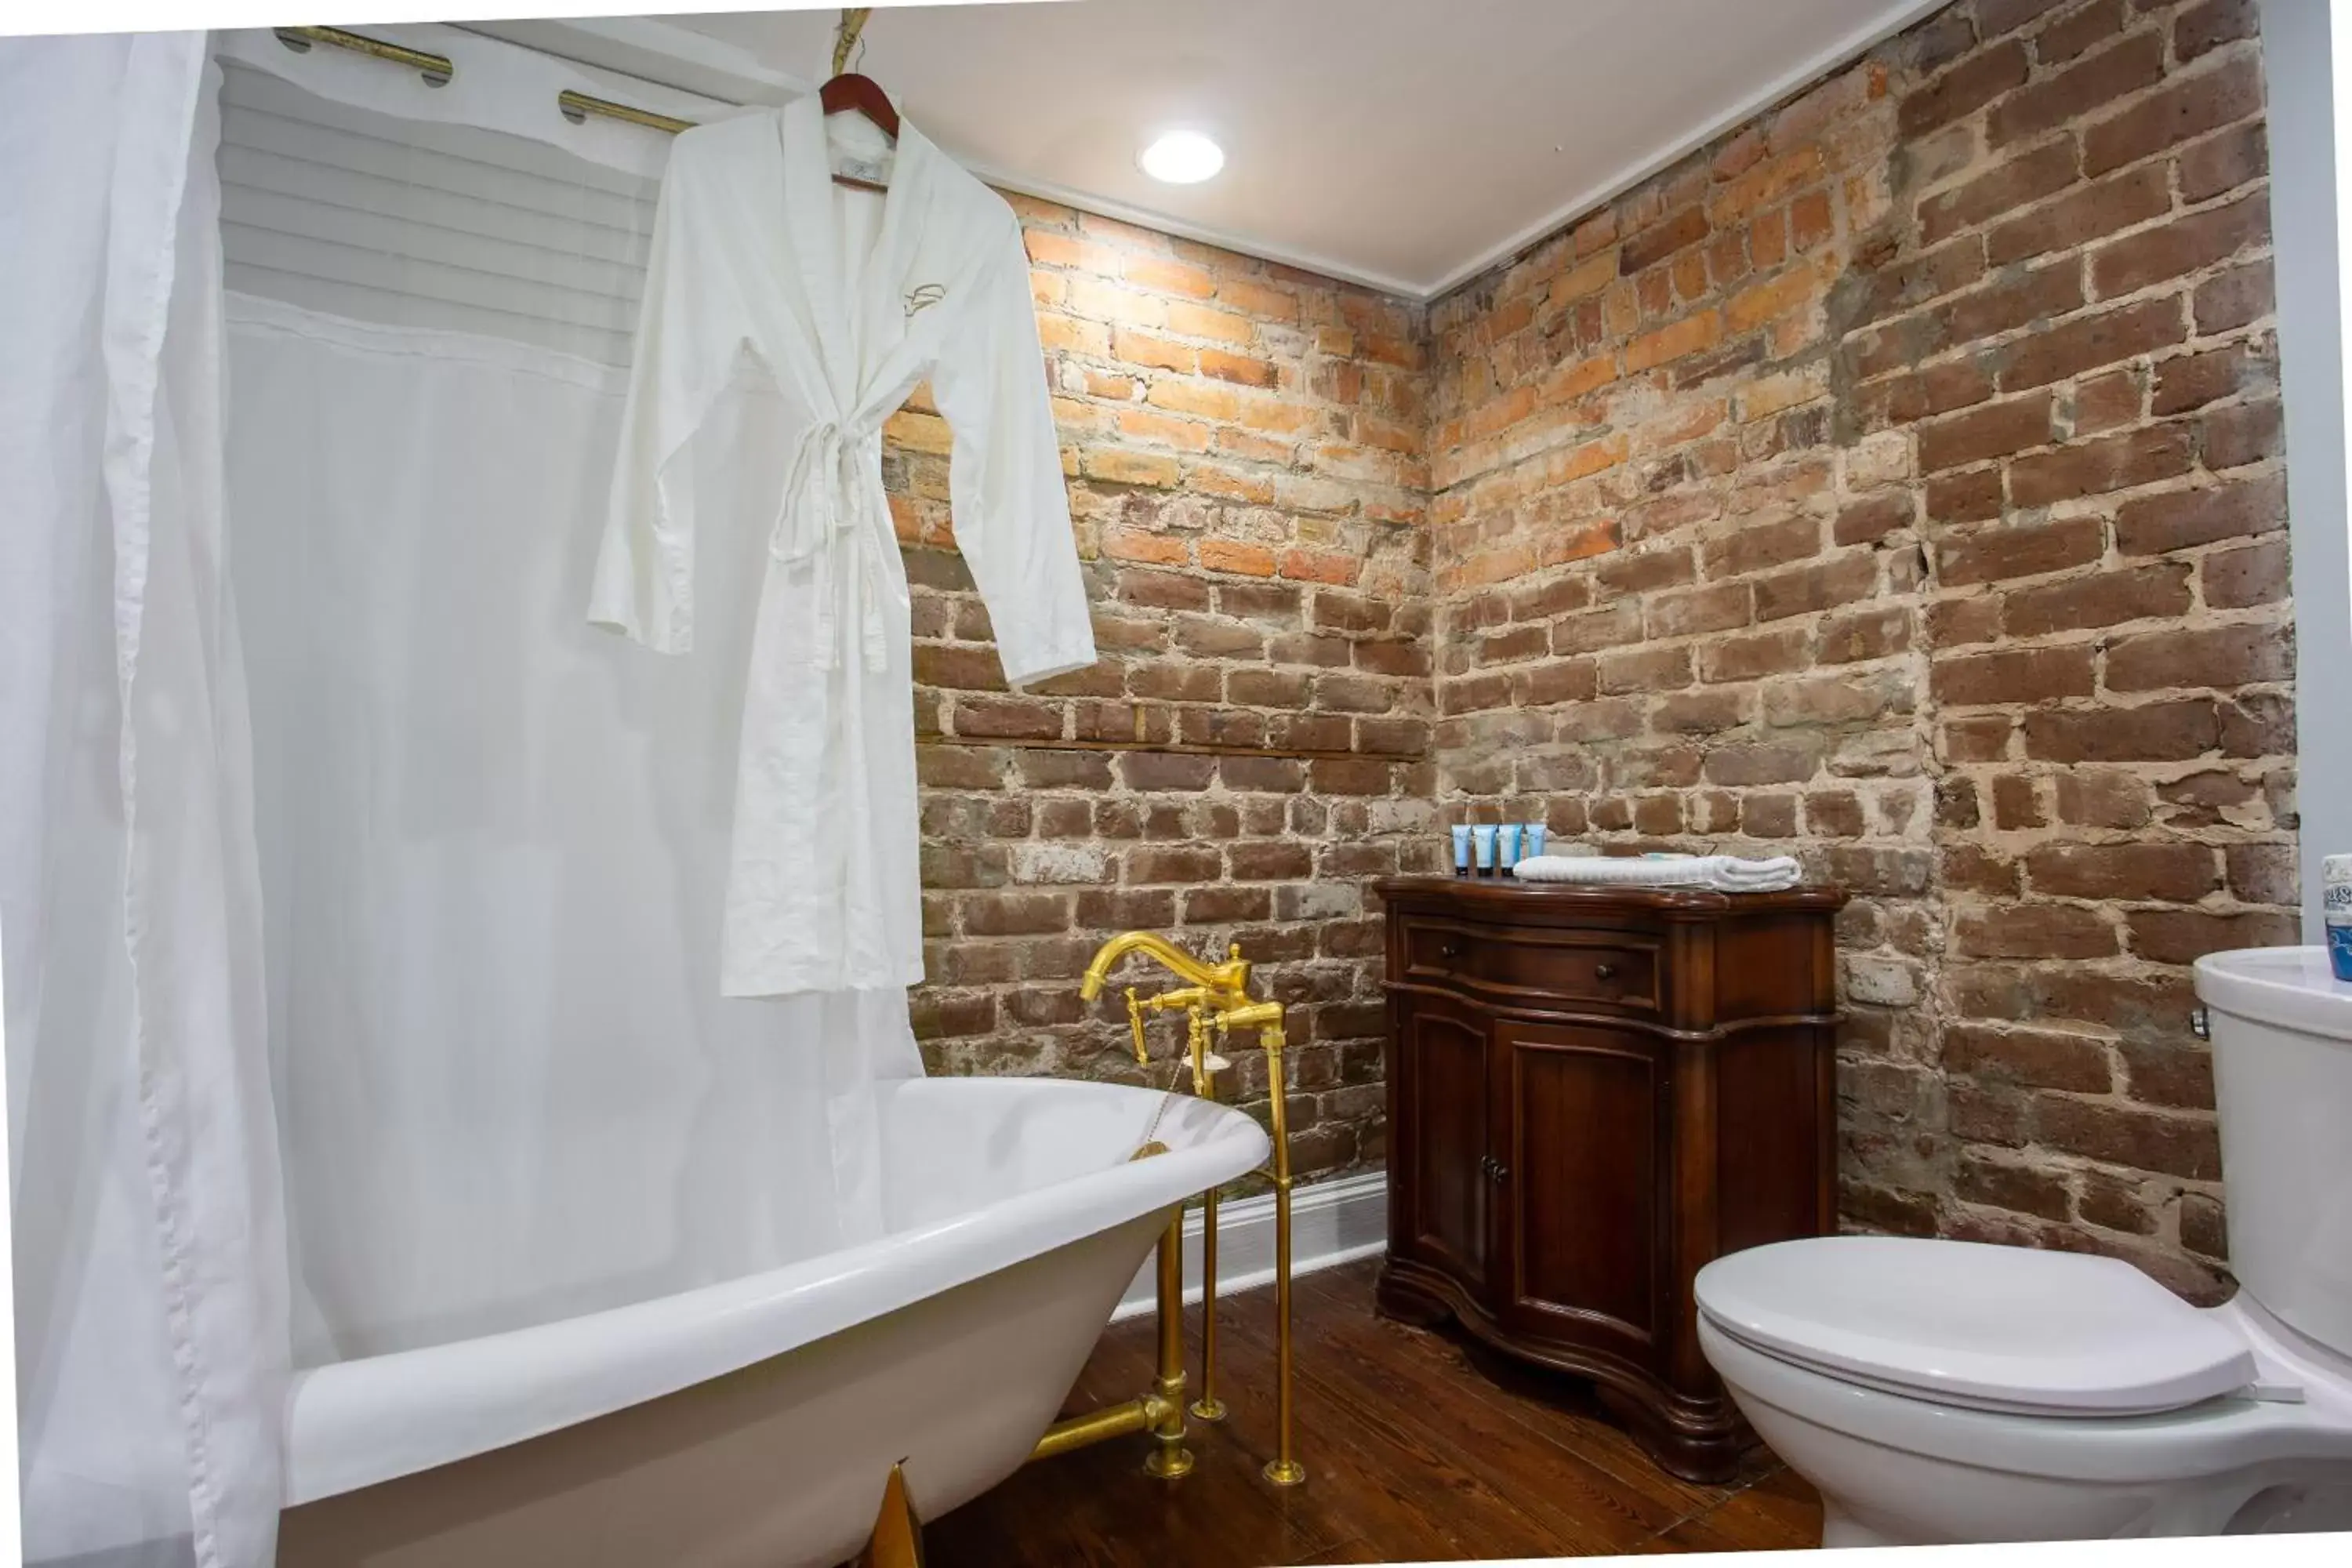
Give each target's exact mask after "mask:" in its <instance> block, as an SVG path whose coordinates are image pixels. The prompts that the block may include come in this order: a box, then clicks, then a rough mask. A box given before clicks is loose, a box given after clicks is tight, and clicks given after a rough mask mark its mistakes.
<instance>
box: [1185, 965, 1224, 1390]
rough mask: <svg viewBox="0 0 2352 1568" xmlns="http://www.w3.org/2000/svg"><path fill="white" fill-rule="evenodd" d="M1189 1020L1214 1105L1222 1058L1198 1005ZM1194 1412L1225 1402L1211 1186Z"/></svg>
mask: <svg viewBox="0 0 2352 1568" xmlns="http://www.w3.org/2000/svg"><path fill="white" fill-rule="evenodd" d="M1188 1022H1189V1024H1190V1026H1191V1028H1190V1038H1189V1039H1188V1040H1187V1041H1186V1045H1187V1047H1188V1048H1189V1049H1190V1050H1191V1051H1192V1092H1193V1094H1194V1095H1196V1096H1198V1097H1199V1098H1200V1099H1202V1100H1207V1101H1209V1102H1210V1103H1211V1104H1212V1105H1213V1104H1215V1103H1216V1100H1217V1078H1216V1070H1215V1069H1216V1068H1219V1067H1222V1066H1223V1058H1219V1059H1218V1060H1217V1062H1216V1063H1214V1064H1212V1063H1211V1061H1210V1059H1209V1030H1208V1026H1207V1023H1206V1022H1205V1021H1204V1020H1203V1019H1202V1016H1201V1010H1200V1009H1199V1008H1198V1007H1195V1008H1192V1009H1191V1013H1190V1016H1189V1019H1188ZM1192 1414H1193V1415H1194V1416H1196V1417H1197V1418H1199V1419H1200V1420H1202V1421H1223V1419H1224V1418H1225V1402H1224V1401H1223V1400H1222V1399H1219V1398H1218V1397H1217V1189H1216V1188H1214V1187H1211V1188H1210V1189H1209V1190H1208V1192H1207V1193H1205V1194H1202V1198H1201V1397H1200V1398H1198V1399H1196V1400H1194V1401H1192Z"/></svg>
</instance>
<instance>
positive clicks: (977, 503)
mask: <svg viewBox="0 0 2352 1568" xmlns="http://www.w3.org/2000/svg"><path fill="white" fill-rule="evenodd" d="M863 124H864V122H863V121H856V120H855V119H854V118H853V117H850V116H843V117H840V128H841V129H851V128H862V127H863ZM826 138H827V127H826V121H825V117H824V113H823V111H822V110H821V109H820V107H819V105H818V104H817V101H816V100H815V99H814V97H811V98H804V99H802V100H798V101H796V102H794V103H793V105H791V106H790V107H789V108H787V109H784V110H782V111H780V112H775V113H759V114H748V115H743V116H741V117H739V118H735V119H730V120H723V121H718V122H716V123H713V124H710V125H706V126H703V127H700V128H699V129H697V130H693V131H688V132H685V133H684V134H683V135H681V136H679V137H678V139H677V146H676V148H675V150H674V151H673V152H672V153H671V157H670V164H669V170H668V173H667V175H666V177H665V178H664V180H663V184H662V193H661V205H660V211H659V215H658V216H657V217H656V224H655V235H654V244H653V256H652V261H651V265H650V268H649V270H648V271H647V273H646V297H645V305H644V314H643V317H642V320H641V322H640V325H639V327H638V332H637V342H636V361H635V370H634V372H633V373H632V375H631V380H630V385H629V404H628V411H627V414H626V416H625V419H624V422H623V426H622V433H621V441H622V446H621V450H620V452H619V453H618V455H617V466H616V468H615V471H614V477H613V498H612V511H611V516H610V518H609V520H608V522H607V525H606V530H605V533H604V546H603V549H602V551H601V552H600V553H599V555H598V557H597V562H596V576H595V585H594V588H593V592H592V595H591V601H590V605H589V611H588V614H589V618H590V619H591V620H593V621H596V622H599V623H602V624H605V625H609V626H615V627H617V628H619V629H620V630H622V631H624V632H625V633H627V634H628V635H629V636H630V637H634V638H635V639H636V640H637V641H639V642H642V643H644V644H646V646H647V647H653V648H657V649H660V650H662V651H664V652H669V653H682V652H685V651H686V650H687V649H688V648H689V647H692V645H693V639H694V574H695V562H694V524H695V519H694V498H693V496H692V494H691V493H690V486H689V485H688V483H687V478H686V475H687V468H686V465H684V464H681V463H673V461H672V459H674V458H677V456H678V453H679V450H680V448H681V447H684V446H685V445H686V443H687V440H688V437H690V436H691V435H692V434H693V432H694V430H695V427H696V426H697V425H698V424H699V423H700V422H701V420H702V418H703V417H704V416H705V415H706V414H707V413H708V412H709V408H710V406H711V404H712V402H713V401H714V399H716V397H717V396H718V395H719V393H720V392H721V391H722V390H723V388H724V386H725V384H726V383H727V382H728V379H729V377H730V372H731V370H732V367H733V365H734V363H735V360H736V356H737V353H738V352H739V350H740V349H741V348H742V347H744V346H746V345H748V346H749V348H750V349H751V352H752V353H755V354H757V355H758V356H759V358H760V359H761V360H762V361H764V362H765V363H766V364H767V366H768V367H769V369H770V371H771V372H772V374H773V375H774V377H775V380H776V383H777V384H778V386H779V388H780V389H781V391H782V406H783V409H784V414H783V423H782V426H781V427H780V428H778V429H777V431H776V433H775V434H776V438H777V440H778V441H779V442H782V443H784V444H785V445H786V447H787V448H788V449H789V450H790V452H791V453H792V458H791V462H790V466H789V470H788V471H789V475H790V477H789V479H787V480H786V483H785V486H784V490H783V493H782V496H781V497H780V498H779V499H778V504H777V509H776V520H775V527H774V531H773V533H772V537H771V540H770V543H769V548H768V552H767V558H766V560H765V561H764V562H762V563H760V564H761V569H762V570H763V571H764V572H765V574H766V583H765V586H764V587H763V588H762V590H761V601H760V614H759V622H758V628H757V631H756V632H755V634H754V637H753V641H752V649H751V672H750V679H749V680H748V682H747V685H746V692H745V699H744V709H743V730H742V739H741V747H742V753H741V759H740V763H739V765H738V769H737V773H736V790H735V827H734V847H733V853H732V860H731V863H730V871H729V878H728V892H727V910H726V928H725V936H724V939H723V941H724V952H723V953H722V955H721V965H720V990H721V991H722V992H723V993H725V994H728V995H730V996H761V995H775V994H784V993H793V992H805V991H842V990H851V989H867V988H875V987H884V986H904V985H911V984H916V983H917V982H919V981H920V980H921V979H922V977H923V966H922V942H921V937H922V919H921V907H920V889H919V873H918V860H917V819H916V805H915V757H914V700H913V691H912V683H911V677H910V670H909V662H910V660H909V645H908V613H907V612H908V600H907V578H906V570H905V566H904V564H903V563H902V562H901V561H900V559H899V555H898V542H897V538H896V535H895V533H894V531H893V529H892V526H891V519H890V509H889V503H888V500H887V497H886V496H885V494H884V493H883V489H882V437H881V430H882V424H883V421H884V420H886V419H887V418H888V417H889V416H891V415H892V414H893V413H895V412H896V411H897V410H898V405H900V404H901V403H902V402H903V401H905V399H906V396H907V394H908V390H909V389H910V388H912V387H913V386H914V384H916V383H917V382H919V381H920V380H922V379H923V378H924V377H925V376H927V375H928V376H929V378H930V383H931V389H932V393H933V395H934V396H935V397H936V398H937V400H938V403H939V407H940V413H941V414H942V415H943V416H945V417H946V419H947V422H948V424H949V426H950V428H951V429H952V431H953V433H954V446H953V449H952V452H951V454H950V470H949V487H950V502H951V505H952V508H953V517H954V524H955V535H956V543H957V545H958V547H959V548H960V549H961V551H962V552H963V556H964V559H965V562H966V563H968V564H969V565H970V567H971V574H972V577H973V579H974V581H975V582H977V584H979V587H980V591H981V595H982V597H983V598H984V599H985V600H986V602H987V605H988V612H989V618H990V621H991V623H992V626H993V627H994V630H995V637H996V646H997V649H998V652H999V654H1000V656H1001V657H1002V658H1003V663H1004V673H1005V678H1006V679H1008V680H1010V681H1013V682H1014V683H1016V684H1017V683H1021V682H1025V681H1034V680H1039V679H1044V678H1045V677H1047V676H1049V675H1054V674H1058V673H1060V672H1061V671H1064V670H1067V669H1074V668H1079V667H1081V666H1084V665H1087V664H1091V663H1093V662H1094V658H1095V644H1094V634H1093V630H1092V628H1091V626H1090V624H1089V622H1088V619H1087V604H1086V595H1085V591H1084V588H1083V586H1082V584H1081V582H1080V579H1079V575H1078V560H1077V551H1076V544H1075V542H1074V541H1073V539H1072V537H1071V531H1070V515H1069V503H1068V499H1067V496H1066V492H1065V490H1064V487H1063V480H1062V466H1061V454H1060V449H1059V445H1058V442H1057V441H1056V439H1055V433H1054V422H1053V413H1052V408H1051V405H1050V404H1049V402H1048V399H1047V394H1046V384H1045V371H1044V363H1043V355H1042V353H1041V351H1040V349H1039V346H1038V341H1037V325H1036V317H1035V315H1034V306H1033V305H1032V303H1031V300H1030V294H1029V267H1028V258H1027V256H1026V254H1025V252H1024V249H1023V247H1022V243H1021V228H1020V224H1019V222H1018V220H1017V219H1015V218H1014V216H1013V211H1012V209H1011V208H1010V207H1008V206H1007V205H1005V204H1004V202H1003V199H1002V198H1001V197H999V196H998V195H996V194H995V193H994V192H992V191H991V190H990V189H989V188H988V187H987V186H985V185H983V184H981V183H980V182H979V181H978V180H976V179H974V178H973V177H972V176H971V174H967V173H966V172H965V171H964V170H962V169H961V168H959V167H958V166H957V165H956V164H955V163H952V162H951V161H950V160H949V159H948V158H947V157H945V156H944V155H943V154H941V153H940V152H939V150H938V149H937V148H935V147H933V146H932V145H931V144H930V142H929V141H928V140H926V139H925V138H924V136H923V135H922V133H921V132H919V131H917V130H916V129H915V127H914V126H913V125H911V124H906V123H903V122H902V123H901V126H900V129H899V136H898V148H897V152H896V153H895V157H894V158H891V159H890V160H889V161H890V163H891V165H892V166H890V167H889V168H888V169H887V183H888V191H887V195H881V194H876V193H871V192H865V191H859V190H856V189H852V188H850V187H846V186H843V185H838V184H835V183H834V181H833V178H832V164H831V163H829V161H828V159H829V154H828V148H827V140H826ZM750 565H751V563H748V562H731V561H730V562H726V563H721V564H720V565H719V570H722V571H741V570H744V569H745V568H746V567H748V566H750Z"/></svg>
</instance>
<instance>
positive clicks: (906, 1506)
mask: <svg viewBox="0 0 2352 1568" xmlns="http://www.w3.org/2000/svg"><path fill="white" fill-rule="evenodd" d="M853 1568H923V1523H922V1521H920V1520H919V1519H917V1518H916V1517H915V1505H914V1502H913V1500H911V1499H909V1498H908V1496H907V1470H906V1467H905V1466H903V1465H893V1466H891V1467H890V1479H889V1480H888V1481H887V1482H885V1483H884V1485H883V1488H882V1509H881V1511H880V1512H878V1513H877V1514H876V1515H875V1516H874V1534H873V1536H872V1538H871V1539H870V1540H868V1541H867V1542H866V1550H865V1551H864V1552H860V1553H858V1556H857V1561H856V1563H855V1564H854V1565H853Z"/></svg>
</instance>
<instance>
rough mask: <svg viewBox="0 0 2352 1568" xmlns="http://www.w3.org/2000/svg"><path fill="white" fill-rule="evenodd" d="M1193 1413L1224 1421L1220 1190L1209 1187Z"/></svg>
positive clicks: (1203, 1220) (1204, 1217) (1203, 1232)
mask: <svg viewBox="0 0 2352 1568" xmlns="http://www.w3.org/2000/svg"><path fill="white" fill-rule="evenodd" d="M1192 1414H1193V1415H1195V1416H1197V1417H1199V1418H1200V1419H1201V1420H1203V1421H1223V1419H1224V1418H1225V1402H1224V1401H1223V1400H1222V1399H1220V1398H1218V1397H1217V1192H1216V1189H1215V1188H1214V1187H1212V1188H1210V1189H1209V1192H1208V1194H1207V1195H1206V1196H1204V1197H1202V1200H1201V1397H1200V1398H1198V1399H1196V1400H1194V1401H1192Z"/></svg>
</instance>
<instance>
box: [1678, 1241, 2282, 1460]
mask: <svg viewBox="0 0 2352 1568" xmlns="http://www.w3.org/2000/svg"><path fill="white" fill-rule="evenodd" d="M1694 1284H1695V1291H1696V1297H1697V1301H1698V1307H1699V1310H1700V1313H1701V1314H1702V1315H1703V1317H1704V1318H1705V1319H1706V1321H1707V1322H1708V1323H1710V1324H1711V1325H1712V1326H1713V1327H1714V1328H1715V1329H1717V1331H1719V1332H1721V1333H1722V1334H1724V1335H1725V1336H1727V1337H1728V1338H1730V1339H1733V1340H1736V1341H1738V1342H1740V1343H1742V1344H1744V1345H1746V1346H1748V1348H1749V1349H1751V1350H1754V1351H1756V1352H1759V1353H1760V1354H1763V1355H1768V1356H1772V1357H1776V1358H1778V1359H1780V1360H1782V1361H1786V1362H1790V1363H1796V1364H1797V1365H1799V1366H1802V1367H1805V1368H1808V1369H1810V1370H1812V1371H1815V1372H1818V1373H1822V1375H1825V1376H1828V1377H1832V1378H1838V1379H1843V1380H1844V1381H1846V1382H1849V1383H1854V1384H1862V1385H1864V1386H1866V1387H1872V1388H1876V1389H1880V1390H1883V1391H1885V1392H1887V1393H1892V1394H1903V1395H1906V1396H1908V1397H1910V1398H1914V1399H1921V1400H1927V1401H1932V1402H1934V1403H1937V1404H1942V1405H1958V1406H1961V1407H1963V1408H1968V1409H1975V1410H1990V1411H1997V1412H2004V1413H2009V1414H2013V1415H2038V1416H2043V1417H2049V1416H2081V1417H2099V1416H2105V1417H2117V1416H2131V1415H2155V1414H2158V1413H2161V1412H2165V1411H2172V1410H2179V1409H2182V1408H2184V1407H2185V1406H2188V1405H2195V1404H2198V1403H2200V1402H2201V1401H2204V1400H2208V1399H2213V1398H2217V1397H2219V1396H2221V1395H2223V1394H2231V1393H2234V1392H2237V1391H2239V1390H2242V1389H2244V1388H2246V1387H2247V1386H2248V1385H2249V1384H2252V1383H2253V1382H2254V1381H2255V1379H2256V1375H2257V1374H2256V1363H2255V1358H2254V1352H2253V1348H2252V1345H2251V1344H2250V1343H2249V1342H2248V1341H2247V1339H2246V1338H2245V1337H2244V1336H2243V1335H2242V1334H2241V1333H2239V1332H2236V1331H2233V1330H2232V1329H2231V1327H2230V1326H2228V1322H2227V1321H2226V1320H2225V1319H2222V1318H2221V1317H2218V1316H2217V1315H2215V1314H2213V1313H2210V1312H2204V1311H2200V1310H2197V1309H2196V1308H2194V1307H2191V1306H2189V1304H2188V1303H2186V1302H2184V1301H2182V1300H2180V1299H2179V1297H2177V1296H2175V1295H2173V1294H2172V1293H2171V1292H2170V1291H2169V1290H2167V1289H2164V1287H2162V1286H2161V1285H2158V1284H2157V1283H2156V1282H2155V1281H2154V1280H2152V1279H2149V1278H2148V1277H2147V1276H2146V1275H2145V1274H2142V1273H2141V1272H2140V1271H2139V1270H2138V1269H2137V1268H2133V1267H2132V1266H2131V1265H2130V1264H2128V1263H2125V1262H2122V1261H2120V1260H2118V1259H2116V1258H2099V1257H2093V1256H2087V1255H2084V1254H2077V1253H2063V1252H2038V1251H2032V1250H2030V1249H2027V1248H2024V1247H1994V1246H1986V1245H1983V1244H1981V1243H1976V1242H1965V1241H1946V1240H1923V1239H1918V1238H1914V1237H1814V1238H1811V1239H1807V1240H1801V1241H1786V1242H1776V1243H1773V1244H1772V1245H1770V1246H1767V1247H1752V1248H1749V1249H1748V1250H1747V1251H1744V1252H1736V1253H1732V1254H1730V1255H1728V1256H1727V1257H1724V1258H1717V1259H1716V1260H1715V1261H1714V1262H1712V1263H1709V1264H1708V1265H1707V1266H1706V1268H1702V1269H1701V1270H1700V1271H1699V1273H1698V1277H1697V1279H1696V1281H1695V1282H1694Z"/></svg>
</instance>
